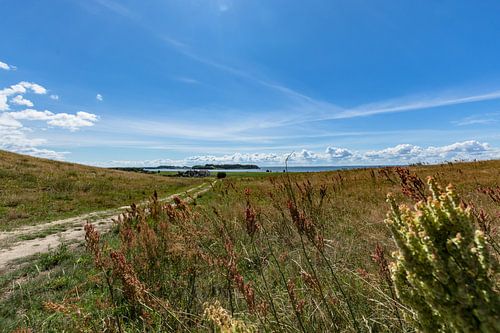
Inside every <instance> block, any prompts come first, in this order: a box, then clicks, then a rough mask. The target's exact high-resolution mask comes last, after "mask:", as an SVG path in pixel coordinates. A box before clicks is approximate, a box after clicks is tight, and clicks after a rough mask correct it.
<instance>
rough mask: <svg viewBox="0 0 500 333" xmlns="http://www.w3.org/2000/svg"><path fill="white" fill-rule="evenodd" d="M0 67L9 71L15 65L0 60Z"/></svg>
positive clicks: (13, 68)
mask: <svg viewBox="0 0 500 333" xmlns="http://www.w3.org/2000/svg"><path fill="white" fill-rule="evenodd" d="M0 69H3V70H5V71H10V70H12V71H15V70H16V69H17V67H16V66H13V65H9V64H7V63H5V62H3V61H0Z"/></svg>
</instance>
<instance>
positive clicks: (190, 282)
mask: <svg viewBox="0 0 500 333" xmlns="http://www.w3.org/2000/svg"><path fill="white" fill-rule="evenodd" d="M411 170H412V172H416V173H417V174H418V175H419V176H420V177H421V178H425V177H426V176H434V177H435V178H436V179H437V180H438V182H440V183H441V184H445V185H446V184H448V183H453V184H454V185H455V187H456V189H457V192H458V194H459V195H460V196H461V197H462V198H463V199H464V200H465V201H466V202H468V203H474V204H475V205H476V206H477V207H481V208H483V209H484V210H485V212H486V213H488V214H489V216H490V217H492V225H493V227H496V228H498V226H499V225H500V223H499V220H498V218H495V217H496V216H498V212H499V211H498V205H497V204H495V203H493V202H492V201H491V200H490V199H489V198H488V197H487V196H486V195H484V194H482V193H480V192H478V191H477V189H478V188H479V187H484V186H487V187H496V186H500V161H488V162H477V163H461V164H453V165H438V166H421V167H412V168H411ZM249 174H251V175H249ZM271 176H272V177H271ZM288 177H289V178H288ZM165 178H168V177H165ZM322 189H324V190H325V191H326V192H325V193H326V194H325V195H324V197H323V199H321V197H322V194H321V193H322ZM289 190H291V192H289ZM388 192H392V193H394V195H395V196H396V198H397V200H398V201H399V202H401V201H403V202H408V203H410V202H411V200H410V199H408V198H406V197H405V196H403V194H402V193H401V186H400V184H399V179H398V177H397V175H396V174H395V173H392V172H391V173H389V174H388V175H387V176H386V175H384V174H382V173H379V172H378V170H369V169H367V170H346V171H333V172H322V173H302V174H288V175H283V174H278V173H274V174H265V175H254V173H243V174H240V175H237V174H236V175H233V176H230V177H228V178H226V179H223V180H222V181H220V182H218V183H217V184H216V185H215V186H214V189H213V190H212V191H209V192H207V193H205V194H203V195H202V196H201V197H199V198H197V199H196V200H195V202H194V203H192V204H191V205H189V206H188V208H187V209H185V210H184V208H182V207H178V208H176V209H174V210H173V211H172V210H169V209H167V208H164V207H163V208H161V207H156V208H158V210H155V209H153V211H155V212H160V213H159V214H158V215H155V216H152V215H151V216H150V213H149V212H151V210H149V211H148V212H143V213H144V216H146V217H147V218H146V219H145V220H144V221H143V224H139V223H140V220H138V219H136V218H131V220H130V221H129V223H130V225H128V224H124V225H122V226H121V228H122V229H121V230H122V231H124V232H123V234H120V233H118V232H117V230H113V231H112V232H110V233H108V234H106V235H104V236H103V238H104V239H103V240H102V241H101V244H106V246H107V247H108V248H111V249H119V248H120V249H121V251H122V252H123V253H124V254H125V255H126V258H127V261H128V263H129V264H130V266H131V267H132V270H133V272H134V274H136V276H137V277H138V279H139V280H140V282H141V283H142V284H144V285H145V286H146V288H147V289H148V290H149V292H150V293H151V294H153V295H154V296H155V297H156V298H158V299H160V300H162V301H163V302H165V303H168V307H167V310H165V309H164V308H162V307H158V303H157V302H156V301H151V299H148V300H144V301H143V302H142V303H143V304H136V303H134V302H133V300H131V299H130V298H127V295H126V293H125V291H124V290H126V288H125V286H124V282H122V280H121V279H120V274H123V272H122V273H120V271H119V270H117V269H116V268H113V267H111V266H108V268H109V269H110V270H112V271H113V272H114V274H113V288H112V290H113V291H114V300H115V303H113V301H112V300H111V298H110V296H111V295H110V292H109V289H108V288H107V286H106V283H105V280H104V279H103V275H102V272H101V271H100V270H99V269H97V268H96V266H95V265H94V261H93V259H92V258H91V256H90V255H89V254H88V253H86V252H84V251H83V249H81V248H78V249H76V250H69V249H68V248H61V249H55V250H54V251H53V252H51V253H50V254H47V255H45V256H43V257H40V258H38V259H36V261H35V263H34V264H32V265H29V266H26V267H24V268H21V269H20V270H19V271H18V272H11V273H9V274H8V275H7V276H5V277H4V276H2V277H1V278H0V289H1V290H2V293H3V294H5V292H6V290H7V291H9V294H8V297H3V298H0V323H2V324H1V325H3V327H2V328H4V327H5V328H4V330H5V331H6V332H9V331H11V330H13V329H17V328H30V329H32V330H33V331H37V332H39V331H40V332H45V331H60V330H63V329H66V331H69V332H73V331H78V330H85V329H87V330H88V331H99V330H103V328H104V323H108V325H110V326H113V327H114V328H115V329H116V326H114V325H115V324H114V323H115V320H116V318H118V319H119V321H120V323H121V325H122V328H123V329H124V331H127V332H138V331H173V330H175V329H177V330H179V331H186V330H187V329H186V328H189V330H191V331H195V332H197V331H210V330H212V329H214V324H213V323H211V322H210V321H208V320H207V319H206V318H205V317H204V316H203V312H204V309H205V307H206V304H207V303H210V304H213V303H214V302H215V301H217V302H219V304H220V305H221V306H222V307H223V308H225V309H226V310H227V311H228V312H229V313H230V314H231V315H232V317H233V318H237V319H238V320H241V321H244V322H246V323H247V324H250V325H254V326H255V327H256V328H257V329H258V330H260V331H279V328H282V329H283V331H287V332H288V331H292V332H295V331H299V330H300V328H299V327H300V326H299V322H298V320H297V313H296V311H295V309H297V304H294V303H293V301H291V298H290V296H289V289H288V288H290V287H289V286H288V287H287V285H288V284H290V285H293V288H294V289H293V290H294V293H295V297H296V302H300V304H301V306H302V310H301V311H302V312H301V313H300V314H299V317H300V320H301V321H302V325H304V328H305V329H304V330H305V331H307V332H313V331H343V332H353V331H355V324H354V323H355V322H358V324H359V325H360V327H361V331H362V332H368V331H369V330H372V331H373V332H398V331H406V332H412V331H414V330H415V326H414V323H412V322H411V321H409V320H406V319H404V318H403V319H402V322H400V321H399V320H398V318H397V314H398V313H399V314H400V315H401V316H403V314H407V315H408V314H409V312H408V311H407V309H406V308H405V307H404V306H400V305H398V304H397V303H396V305H394V302H393V301H392V298H391V297H392V296H391V293H390V289H389V287H388V285H387V284H386V281H385V280H384V279H383V278H382V277H381V275H380V274H379V266H377V264H376V263H374V262H373V260H372V257H371V255H372V254H373V252H374V249H375V247H376V246H377V245H380V246H381V247H382V248H383V249H384V250H385V253H386V256H387V258H388V259H389V260H391V259H390V255H389V253H390V252H391V251H392V250H394V244H393V242H392V240H391V238H390V232H389V230H388V228H387V226H386V225H385V224H384V222H383V220H384V218H385V215H386V213H387V210H388V205H387V203H386V202H385V199H386V194H387V193H388ZM291 193H293V194H291ZM292 196H295V201H296V205H297V208H298V210H299V211H300V212H301V213H303V216H304V217H305V218H307V219H308V220H307V221H309V222H310V223H313V225H314V227H315V228H316V230H317V232H318V233H320V234H321V235H322V236H323V239H324V244H325V246H324V253H323V254H324V257H323V256H322V255H323V254H322V253H320V252H319V251H318V250H317V248H316V247H315V246H314V244H313V243H312V242H311V241H310V239H309V236H310V235H309V234H307V232H304V233H302V234H301V233H300V232H299V231H298V227H297V225H298V224H296V222H294V219H293V217H292V215H291V213H290V208H289V207H290V206H289V205H290V204H289V201H292V199H293V198H292ZM151 207H153V206H151ZM248 207H250V208H251V211H252V210H253V212H254V214H255V221H256V222H257V223H258V224H259V226H260V227H259V229H258V231H257V232H256V233H255V234H254V235H253V236H251V235H250V234H249V233H248V231H247V222H248V219H249V217H248V216H249V215H248ZM164 210H166V211H164ZM162 212H163V213H162ZM251 215H252V214H250V216H251ZM141 216H142V215H141ZM130 226H132V227H133V228H131V229H130V230H129V231H130V233H128V232H125V231H127V230H128V229H127V227H130ZM497 237H498V236H497ZM302 242H303V243H302ZM228 244H231V246H232V249H233V251H234V258H233V259H234V261H232V262H234V264H235V266H234V267H232V269H235V270H236V272H237V274H240V275H241V277H242V279H243V282H244V283H245V284H246V285H247V286H248V283H250V284H249V285H250V288H251V289H252V290H253V292H254V297H255V301H256V304H257V305H259V304H264V303H265V304H267V311H266V312H265V313H264V312H259V311H255V312H252V311H250V309H249V305H248V302H247V301H246V298H245V295H244V293H242V292H241V289H242V288H239V286H238V283H237V282H236V281H238V280H237V279H235V278H233V277H231V275H230V274H229V273H228V272H229V271H230V269H229V268H228V262H226V261H225V260H227V258H228V257H230V254H229V253H228V248H231V246H229V245H228ZM103 257H105V258H109V252H107V251H104V253H103ZM108 260H110V259H108ZM332 271H333V274H332ZM308 275H309V276H315V275H316V276H317V278H316V281H318V283H319V285H320V286H321V288H322V289H321V290H319V289H318V287H317V285H316V284H315V283H314V279H313V280H311V279H310V277H309V278H307V276H308ZM17 281H19V283H17ZM289 281H290V282H289ZM311 281H312V283H311ZM339 286H341V288H339ZM341 290H342V291H343V292H345V294H346V297H344V295H343V294H342V292H341ZM46 302H53V303H54V304H56V305H58V306H60V307H61V308H59V310H54V308H50V306H49V307H47V305H45V306H44V304H47V303H46ZM271 302H273V304H274V307H275V311H276V313H277V316H274V315H273V310H272V308H271ZM302 302H303V303H302ZM349 304H350V305H351V306H352V311H353V313H354V318H355V320H354V321H353V320H352V318H351V315H350V311H349V307H348V305H349ZM396 309H397V311H398V312H397V311H396ZM65 311H66V312H65ZM148 318H149V319H148ZM278 321H279V324H278ZM1 325H0V326H1ZM148 325H149V326H148ZM167 325H170V326H171V327H173V328H174V329H169V328H168V326H167Z"/></svg>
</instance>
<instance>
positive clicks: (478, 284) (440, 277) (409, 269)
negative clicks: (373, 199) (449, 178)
mask: <svg viewBox="0 0 500 333" xmlns="http://www.w3.org/2000/svg"><path fill="white" fill-rule="evenodd" d="M428 184H429V188H430V190H431V192H432V197H429V198H428V200H427V202H419V203H417V204H416V205H415V209H414V210H411V209H409V208H408V207H407V206H405V205H401V206H399V207H398V206H397V204H396V202H395V200H394V199H393V198H392V197H390V196H389V199H388V201H389V203H390V205H391V208H392V209H391V212H389V214H388V218H387V220H386V222H387V223H388V225H389V226H390V228H391V231H392V234H393V236H394V239H395V241H396V244H397V247H398V251H397V252H396V253H395V258H396V262H395V263H394V264H393V265H392V267H391V270H392V278H393V280H394V283H395V286H396V290H397V294H398V297H399V298H400V299H401V301H402V302H403V303H404V304H406V305H408V306H409V307H410V308H411V309H412V310H413V312H414V320H415V321H416V322H417V325H418V326H419V328H420V329H421V330H422V331H424V332H500V318H499V312H500V297H499V294H498V292H497V291H496V289H495V286H494V282H493V278H492V277H491V273H492V272H491V267H490V262H489V261H490V258H491V257H490V256H489V253H488V248H487V246H486V244H485V239H484V235H483V233H482V232H481V231H479V230H475V227H474V221H473V218H472V216H471V213H470V211H469V209H467V208H464V206H463V205H462V204H460V200H459V199H458V197H457V195H456V194H455V192H454V191H453V188H452V187H451V186H449V187H447V188H446V190H445V191H443V190H442V189H441V188H440V187H439V186H438V185H437V184H436V183H435V182H434V180H433V179H431V178H429V180H428Z"/></svg>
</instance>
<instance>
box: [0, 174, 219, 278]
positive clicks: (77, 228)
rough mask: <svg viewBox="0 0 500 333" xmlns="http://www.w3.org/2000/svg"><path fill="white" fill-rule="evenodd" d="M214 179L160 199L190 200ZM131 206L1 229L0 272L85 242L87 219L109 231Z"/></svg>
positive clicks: (206, 187)
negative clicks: (2, 230) (13, 228)
mask: <svg viewBox="0 0 500 333" xmlns="http://www.w3.org/2000/svg"><path fill="white" fill-rule="evenodd" d="M214 183H215V182H214ZM214 183H212V184H210V183H203V184H201V185H199V186H196V187H193V188H190V189H188V190H187V191H184V192H179V193H175V194H172V195H170V196H168V197H166V198H162V199H160V201H166V202H168V201H172V200H173V198H174V197H175V196H179V197H184V198H185V199H188V200H189V198H196V197H198V196H200V195H201V194H203V193H205V192H207V191H209V190H210V189H211V186H212V185H213V184H214ZM129 207H130V206H123V207H119V208H116V209H109V210H103V211H97V212H92V213H88V214H83V215H80V216H76V217H72V218H68V219H64V220H57V221H52V222H47V223H43V224H37V225H33V226H27V227H21V228H18V229H16V230H12V231H4V232H0V272H2V271H4V270H5V269H7V268H8V267H9V265H10V264H11V263H12V262H13V261H15V260H18V259H22V258H26V257H28V256H32V255H34V254H37V253H44V252H48V251H49V250H51V249H54V248H56V247H57V246H59V245H60V244H62V243H65V244H71V243H78V242H83V241H84V239H85V231H84V230H83V226H84V225H85V223H87V221H89V222H90V223H92V224H94V226H95V227H96V229H97V230H99V231H100V232H105V231H108V230H109V229H110V228H111V227H112V226H113V219H115V218H117V217H118V216H119V215H120V214H121V213H122V212H123V211H124V210H125V209H126V208H129Z"/></svg>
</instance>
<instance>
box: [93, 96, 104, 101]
mask: <svg viewBox="0 0 500 333" xmlns="http://www.w3.org/2000/svg"><path fill="white" fill-rule="evenodd" d="M95 99H97V100H98V101H99V102H102V101H103V100H104V97H102V95H101V94H97V95H95Z"/></svg>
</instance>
